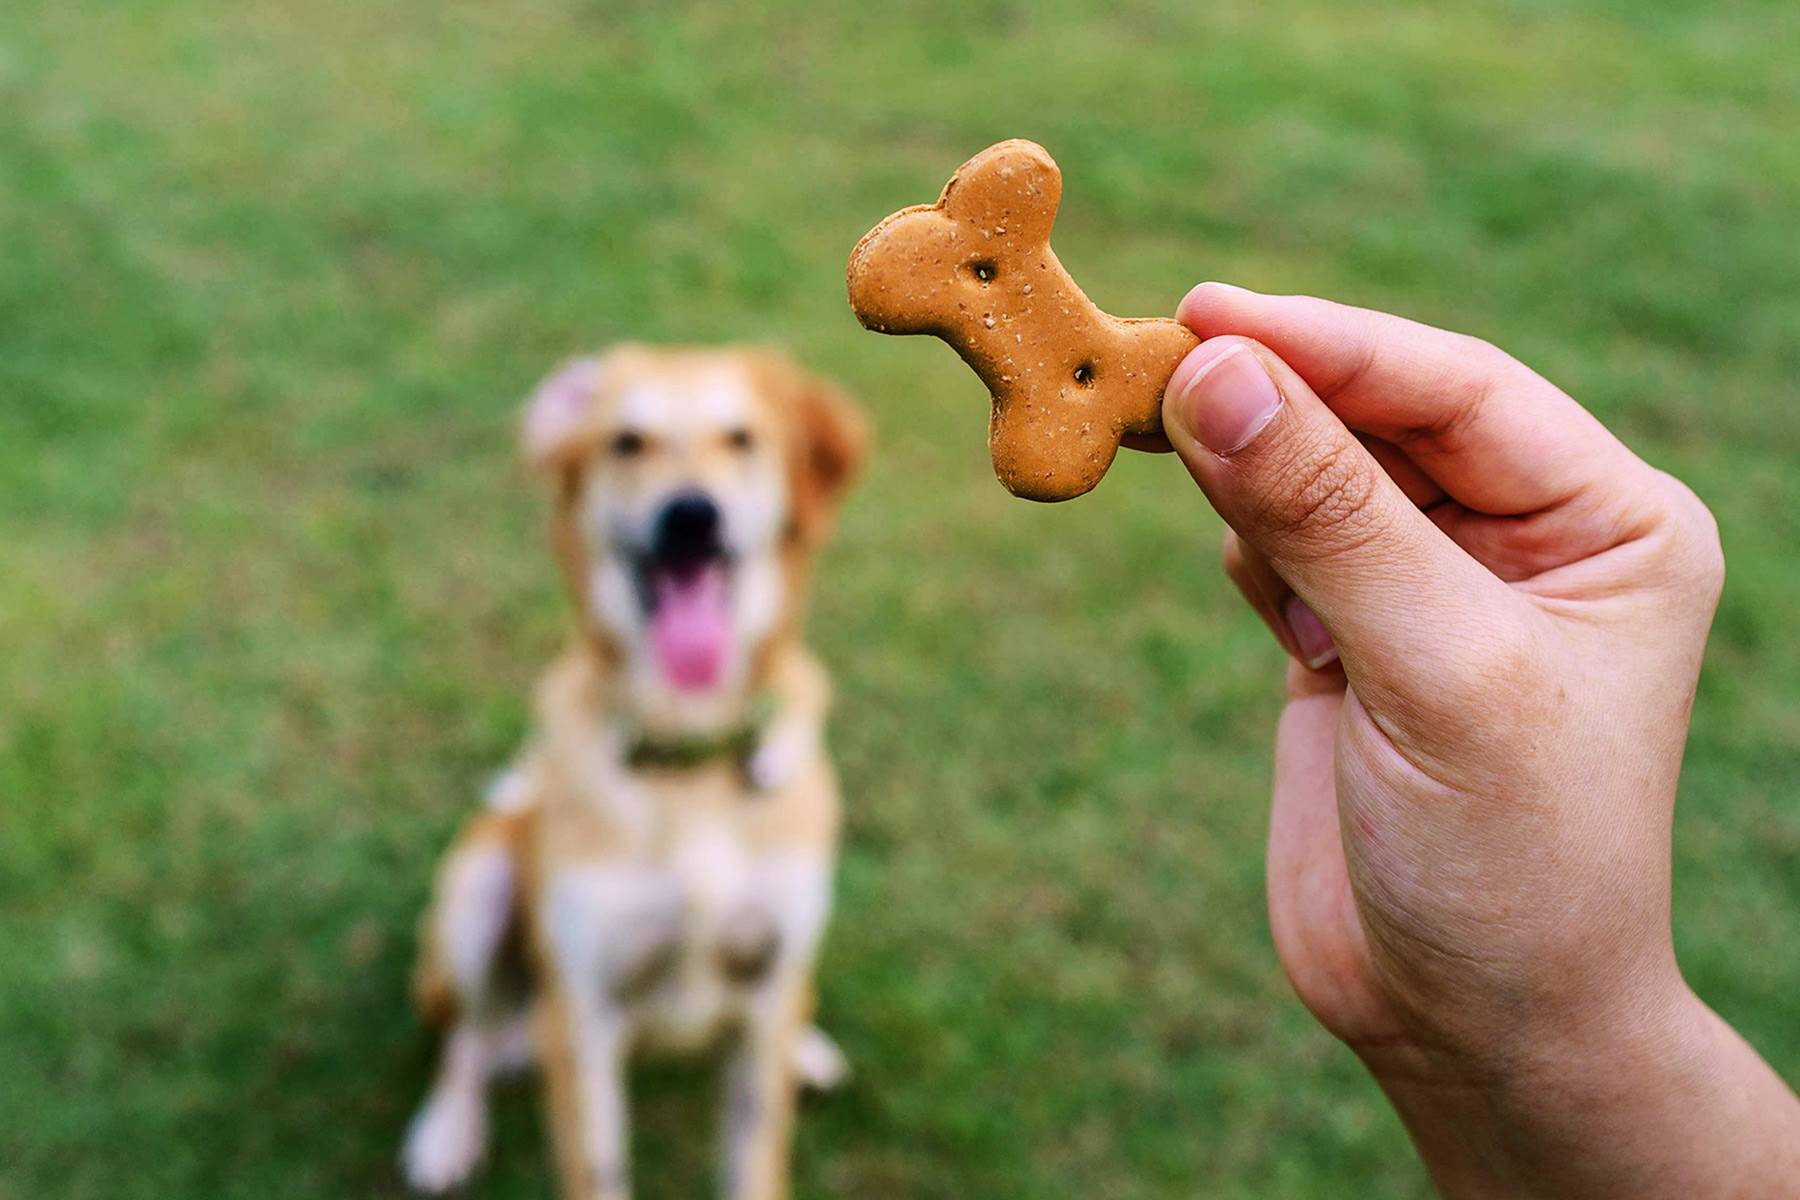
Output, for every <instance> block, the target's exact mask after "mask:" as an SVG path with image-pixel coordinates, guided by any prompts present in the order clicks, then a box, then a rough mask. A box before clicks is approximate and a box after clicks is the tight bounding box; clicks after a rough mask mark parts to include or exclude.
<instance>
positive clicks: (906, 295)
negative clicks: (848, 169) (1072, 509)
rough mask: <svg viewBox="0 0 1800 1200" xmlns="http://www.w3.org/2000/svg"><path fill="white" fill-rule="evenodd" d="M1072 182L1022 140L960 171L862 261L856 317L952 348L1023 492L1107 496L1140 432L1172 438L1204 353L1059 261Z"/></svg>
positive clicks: (998, 454)
mask: <svg viewBox="0 0 1800 1200" xmlns="http://www.w3.org/2000/svg"><path fill="white" fill-rule="evenodd" d="M1061 197H1062V172H1061V171H1060V170H1059V169H1058V168H1057V166H1056V162H1055V160H1053V159H1052V158H1051V157H1050V154H1049V152H1048V151H1046V150H1045V149H1044V148H1043V147H1042V146H1039V145H1038V144H1037V143H1035V142H1028V141H1024V140H1022V139H1017V138H1015V139H1013V140H1011V141H1005V142H1001V143H999V144H998V145H994V146H989V147H988V148H987V149H986V150H983V151H982V152H981V153H980V154H977V155H976V156H975V157H974V158H971V159H970V160H969V161H968V162H966V163H964V164H963V165H962V166H961V167H959V168H957V171H956V173H955V174H954V175H952V176H951V177H950V182H949V183H947V184H945V185H944V191H943V194H942V195H941V196H939V197H938V201H937V203H936V204H929V205H927V204H921V205H915V206H914V207H912V208H903V209H901V210H900V211H899V212H897V213H894V214H893V215H892V216H890V217H888V218H887V219H886V220H884V221H882V222H881V223H880V224H879V225H877V226H875V228H873V229H871V230H870V231H869V232H868V233H867V234H865V235H864V236H863V239H862V241H860V242H858V243H857V244H856V249H855V250H854V251H852V252H851V254H850V265H849V269H848V271H847V276H848V282H849V288H850V307H851V309H852V310H853V311H854V312H855V313H856V319H857V320H859V321H861V322H862V324H863V325H864V326H865V327H866V328H869V329H873V330H876V331H877V332H880V333H928V334H932V335H934V336H936V337H940V338H942V339H943V340H944V341H946V342H948V343H949V344H950V345H951V346H952V347H953V348H954V349H955V350H956V352H957V353H958V354H959V355H961V356H962V359H963V361H964V362H966V363H968V364H969V366H970V367H971V368H973V369H974V371H975V373H976V374H977V375H979V376H980V377H981V380H982V382H983V383H985V384H987V386H988V391H989V392H990V393H992V395H993V408H992V412H991V415H990V418H989V422H988V450H989V452H990V453H991V454H992V456H993V460H994V474H995V475H997V476H998V477H999V479H1000V482H1001V483H1002V484H1004V485H1005V486H1006V489H1007V490H1008V491H1009V492H1011V493H1012V494H1013V495H1015V496H1023V497H1025V498H1026V499H1028V500H1068V499H1071V498H1073V497H1075V496H1079V495H1081V494H1082V493H1083V492H1086V491H1088V490H1090V489H1091V488H1093V486H1094V485H1095V484H1097V483H1099V482H1100V480H1101V478H1102V477H1103V476H1104V475H1105V474H1106V469H1107V468H1108V467H1109V466H1111V465H1112V460H1113V457H1114V456H1115V455H1116V454H1117V453H1118V450H1119V440H1120V438H1122V437H1123V436H1125V435H1126V434H1160V433H1161V432H1162V396H1163V389H1164V387H1165V386H1167V384H1168V382H1169V376H1170V375H1172V374H1173V373H1174V371H1175V367H1176V365H1177V364H1178V363H1180V362H1181V360H1182V358H1183V357H1185V356H1186V354H1187V352H1188V351H1189V350H1192V349H1193V348H1194V347H1195V346H1197V345H1199V339H1198V338H1196V337H1195V336H1194V335H1193V334H1192V333H1191V332H1189V331H1188V329H1187V328H1186V327H1185V326H1183V325H1181V324H1180V323H1179V322H1176V321H1171V320H1167V319H1163V318H1145V319H1132V318H1123V317H1115V316H1112V315H1110V314H1108V313H1105V312H1102V311H1101V310H1100V309H1099V307H1098V306H1096V305H1095V304H1094V302H1093V301H1092V300H1089V299H1088V298H1087V296H1086V295H1085V294H1084V293H1083V292H1082V290H1081V289H1080V288H1079V287H1077V286H1076V284H1075V281H1074V280H1073V279H1071V278H1070V277H1069V273H1068V272H1067V271H1065V270H1064V269H1063V266H1062V264H1061V263H1059V262H1058V261H1057V260H1056V254H1055V252H1054V251H1052V250H1051V249H1050V226H1051V225H1052V223H1054V222H1055V220H1056V206H1057V202H1058V200H1060V199H1061Z"/></svg>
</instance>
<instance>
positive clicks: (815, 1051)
mask: <svg viewBox="0 0 1800 1200" xmlns="http://www.w3.org/2000/svg"><path fill="white" fill-rule="evenodd" d="M794 1074H795V1075H796V1076H798V1077H799V1080H800V1086H801V1087H803V1088H806V1089H807V1090H808V1091H814V1092H835V1091H836V1090H837V1089H838V1088H840V1087H842V1086H843V1085H844V1082H845V1081H846V1080H848V1079H849V1078H850V1061H849V1060H848V1059H846V1058H845V1057H844V1052H843V1051H842V1050H839V1049H838V1044H837V1043H836V1042H834V1041H832V1040H831V1037H830V1035H829V1034H827V1033H826V1032H825V1031H824V1030H823V1029H820V1028H819V1027H818V1026H817V1025H808V1026H807V1027H806V1029H805V1030H804V1031H803V1032H802V1033H801V1034H800V1036H799V1038H798V1039H797V1040H796V1041H795V1042H794Z"/></svg>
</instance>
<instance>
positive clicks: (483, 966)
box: [437, 845, 518, 997]
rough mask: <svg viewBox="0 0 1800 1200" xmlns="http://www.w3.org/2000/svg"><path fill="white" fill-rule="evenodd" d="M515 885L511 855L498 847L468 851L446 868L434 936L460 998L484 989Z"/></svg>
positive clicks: (486, 846)
mask: <svg viewBox="0 0 1800 1200" xmlns="http://www.w3.org/2000/svg"><path fill="white" fill-rule="evenodd" d="M517 882H518V881H517V878H516V872H515V870H514V866H513V860H512V855H511V854H509V853H507V850H506V847H504V846H493V845H476V846H472V847H469V848H468V849H466V850H463V851H461V852H460V853H458V855H457V856H456V858H455V859H454V860H453V861H452V862H451V864H450V870H449V872H448V875H447V877H446V879H445V885H444V898H443V906H442V908H441V909H440V910H439V916H438V927H437V934H438V940H439V943H440V944H441V945H442V947H443V951H444V959H445V961H446V962H447V963H448V964H449V967H450V977H451V978H452V979H454V980H455V981H456V989H457V991H458V992H459V993H460V994H461V995H463V996H465V997H474V996H480V995H481V993H482V992H483V990H485V984H486V982H487V974H488V970H489V968H490V967H491V966H492V965H493V961H494V953H495V951H496V950H497V949H498V948H499V946H500V939H501V937H502V936H503V935H504V934H505V933H506V925H507V922H508V921H510V920H511V919H512V912H513V903H514V895H513V889H514V888H515V887H516V886H517Z"/></svg>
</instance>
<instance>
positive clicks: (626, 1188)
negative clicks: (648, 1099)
mask: <svg viewBox="0 0 1800 1200" xmlns="http://www.w3.org/2000/svg"><path fill="white" fill-rule="evenodd" d="M541 1020H542V1024H541V1026H540V1031H539V1035H538V1045H539V1046H540V1047H541V1053H542V1056H543V1061H544V1076H545V1083H546V1086H547V1089H548V1093H549V1108H550V1129H551V1139H552V1142H553V1144H554V1146H555V1150H556V1161H557V1169H558V1174H559V1176H560V1178H561V1193H562V1195H563V1197H564V1200H627V1197H628V1196H629V1195H630V1191H631V1188H630V1182H629V1172H628V1164H627V1158H626V1154H627V1117H626V1108H625V1049H626V1036H625V1035H626V1026H625V1019H624V1014H623V1013H620V1012H618V1011H616V1010H614V1009H611V1008H609V1007H607V1006H606V1004H605V1002H604V1001H602V1002H599V1003H596V1002H595V1001H594V1000H593V999H590V998H588V997H580V996H574V995H571V994H570V992H569V990H568V989H567V988H565V987H562V986H557V987H555V988H554V989H552V994H550V995H546V997H545V998H544V1002H543V1012H542V1014H541Z"/></svg>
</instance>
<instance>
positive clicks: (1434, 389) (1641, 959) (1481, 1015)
mask: <svg viewBox="0 0 1800 1200" xmlns="http://www.w3.org/2000/svg"><path fill="white" fill-rule="evenodd" d="M1179 316H1180V318H1181V319H1182V320H1183V321H1184V322H1185V323H1186V324H1187V325H1188V326H1189V327H1190V328H1192V329H1193V330H1194V332H1195V333H1197V334H1198V335H1200V337H1201V338H1202V339H1205V340H1204V341H1203V343H1202V345H1201V346H1200V347H1199V348H1198V349H1196V350H1195V351H1193V352H1192V353H1191V354H1190V355H1189V356H1188V358H1187V359H1186V360H1185V361H1184V362H1183V363H1182V364H1181V366H1180V367H1179V368H1178V369H1177V370H1176V372H1175V374H1174V377H1173V378H1172V379H1171V380H1170V383H1169V387H1168V389H1167V394H1166V398H1165V401H1164V410H1163V416H1164V427H1165V430H1166V431H1167V436H1168V438H1169V441H1170V442H1171V444H1172V445H1173V447H1174V449H1175V451H1176V452H1177V453H1178V454H1179V455H1180V456H1181V458H1182V460H1183V461H1184V462H1185V463H1186V464H1187V466H1188V469H1189V471H1190V472H1191V473H1192V475H1193V476H1194V479H1195V480H1196V482H1198V483H1199V484H1200V486H1201V488H1202V489H1203V490H1204V491H1205V493H1206V495H1207V497H1208V499H1210V500H1211V501H1212V503H1213V505H1214V506H1215V507H1216V508H1217V509H1218V511H1219V513H1220V514H1221V515H1222V516H1223V517H1224V518H1225V520H1226V522H1227V524H1228V525H1230V527H1231V529H1232V531H1233V532H1230V533H1228V534H1227V535H1226V541H1225V548H1224V557H1225V565H1226V570H1227V572H1228V573H1229V574H1230V576H1231V578H1232V579H1233V581H1234V582H1235V583H1236V584H1237V586H1238V588H1239V589H1240V590H1241V591H1242V592H1243V594H1244V596H1245V598H1246V599H1247V600H1248V601H1249V602H1250V604H1251V605H1252V607H1254V608H1255V609H1256V611H1257V612H1258V613H1259V614H1260V615H1261V616H1262V618H1263V620H1264V621H1265V622H1267V623H1268V625H1269V626H1270V628H1271V629H1272V630H1273V631H1274V633H1275V636H1276V637H1277V639H1278V640H1280V641H1281V643H1282V645H1283V646H1284V647H1285V648H1286V649H1287V651H1288V652H1289V654H1290V655H1292V656H1293V658H1294V659H1295V660H1296V661H1295V662H1294V663H1293V664H1292V665H1291V666H1290V668H1289V672H1288V703H1287V707H1286V710H1285V711H1284V713H1283V716H1282V719H1281V724H1280V728H1279V731H1278V734H1277V739H1276V763H1275V786H1274V800H1273V805H1272V809H1271V814H1270V831H1269V848H1268V892H1269V916H1270V924H1271V927H1272V930H1273V934H1274V940H1275V947H1276V950H1277V953H1278V955H1279V956H1280V958H1281V962H1282V965H1283V967H1284V968H1285V969H1286V971H1287V973H1288V976H1289V978H1290V979H1291V980H1292V982H1293V984H1294V987H1295V989H1296V991H1297V992H1298V993H1299V995H1300V998H1301V1000H1302V1001H1303V1002H1304V1003H1305V1004H1306V1006H1307V1007H1308V1008H1309V1009H1310V1010H1311V1011H1312V1012H1313V1014H1314V1015H1315V1016H1316V1017H1317V1018H1318V1019H1319V1020H1320V1021H1321V1022H1322V1023H1323V1024H1324V1025H1325V1026H1326V1028H1327V1029H1329V1030H1330V1031H1331V1032H1332V1033H1334V1034H1336V1035H1337V1036H1338V1037H1340V1038H1342V1039H1343V1040H1344V1041H1345V1042H1347V1043H1348V1044H1349V1045H1350V1046H1351V1047H1352V1048H1353V1049H1354V1050H1355V1051H1356V1052H1357V1053H1358V1054H1359V1055H1360V1056H1361V1057H1362V1058H1363V1060H1364V1061H1365V1062H1366V1063H1367V1064H1368V1066H1369V1067H1370V1069H1371V1071H1372V1072H1373V1073H1374V1074H1375V1076H1376V1078H1377V1079H1378V1081H1379V1082H1380V1083H1381V1084H1382V1086H1383V1087H1384V1089H1385V1090H1386V1091H1387V1092H1388V1094H1389V1096H1390V1098H1391V1099H1392V1100H1393V1101H1394V1103H1395V1105H1396V1107H1397V1108H1398V1109H1399V1111H1400V1114H1401V1117H1402V1119H1403V1120H1404V1121H1405V1122H1406V1124H1407V1126H1408V1129H1409V1131H1410V1132H1411V1133H1412V1135H1413V1138H1414V1141H1415V1143H1417V1144H1418V1146H1419V1148H1420V1151H1421V1153H1422V1155H1423V1156H1424V1157H1425V1159H1426V1162H1427V1165H1428V1167H1429V1168H1430V1170H1431V1171H1432V1174H1433V1178H1434V1180H1436V1182H1437V1184H1438V1186H1439V1187H1440V1189H1442V1190H1443V1191H1444V1192H1445V1193H1446V1194H1450V1195H1507V1196H1514V1195H1538V1194H1542V1195H1557V1196H1566V1195H1584V1196H1585V1195H1596V1196H1614V1195H1618V1196H1625V1195H1630V1196H1633V1197H1648V1196H1659V1195H1665V1194H1666V1195H1670V1196H1674V1195H1681V1196H1688V1195H1715V1194H1727V1193H1725V1192H1722V1191H1720V1190H1719V1188H1720V1187H1723V1186H1724V1185H1726V1184H1727V1183H1729V1184H1730V1185H1731V1186H1733V1187H1738V1186H1742V1187H1744V1188H1746V1189H1749V1190H1746V1191H1745V1192H1744V1194H1746V1195H1749V1194H1752V1192H1753V1191H1754V1194H1757V1195H1776V1194H1787V1193H1782V1192H1780V1191H1779V1190H1778V1189H1780V1188H1793V1187H1794V1186H1796V1185H1795V1183H1794V1176H1793V1175H1792V1171H1793V1169H1794V1168H1795V1167H1796V1166H1800V1102H1796V1101H1795V1098H1794V1096H1793V1094H1792V1093H1791V1092H1790V1091H1788V1090H1787V1088H1786V1087H1785V1086H1784V1085H1782V1084H1781V1082H1780V1080H1779V1079H1777V1078H1776V1077H1775V1076H1774V1075H1773V1073H1772V1072H1770V1071H1769V1070H1768V1068H1767V1067H1766V1065H1764V1064H1763V1063H1762V1062H1761V1060H1760V1059H1757V1058H1756V1056H1755V1054H1754V1052H1753V1051H1751V1050H1750V1049H1749V1048H1748V1047H1747V1046H1745V1045H1744V1044H1743V1043H1742V1042H1741V1041H1739V1040H1737V1039H1736V1037H1735V1035H1733V1034H1731V1033H1730V1031H1729V1029H1728V1028H1726V1027H1725V1026H1724V1025H1723V1023H1722V1022H1720V1021H1719V1020H1718V1019H1717V1018H1716V1017H1714V1016H1713V1015H1712V1014H1711V1013H1710V1012H1709V1011H1708V1010H1706V1009H1705V1007H1704V1006H1703V1005H1701V1004H1700V1003H1699V1002H1698V1000H1696V999H1695V998H1694V997H1693V995H1692V993H1691V992H1690V991H1689V990H1688V988H1687V986H1686V984H1685V983H1684V982H1683V980H1682V978H1681V975H1680V972H1679V970H1678V968H1677V966H1676V962H1675V955H1674V949H1673V944H1672V941H1671V937H1670V928H1669V907H1670V897H1669V875H1670V846H1669V842H1670V826H1671V819H1672V813H1673V809H1674V801H1675V788H1676V779H1677V776H1678V774H1679V770H1680V765H1681V757H1682V749H1683V743H1684V741H1685V738H1686V734H1687V724H1688V714H1689V708H1690V705H1691V703H1692V700H1693V695H1694V685H1695V681H1696V678H1697V676H1698V673H1699V668H1700V658H1701V650H1702V647H1703V646H1704V643H1705V640H1706V633H1707V629H1708V627H1709V625H1710V624H1711V620H1712V614H1713V610H1714V607H1715V604H1716V602H1717V600H1718V596H1719V589H1720V587H1721V584H1722V582H1723V576H1724V568H1723V560H1722V557H1721V554H1720V549H1719V539H1718V534H1717V531H1716V528H1715V526H1714V524H1713V521H1712V518H1711V516H1710V515H1709V513H1708V512H1707V510H1706V508H1705V506H1704V505H1702V504H1701V503H1700V501H1699V500H1698V499H1696V498H1695V496H1694V495H1693V493H1692V492H1690V491H1689V490H1688V489H1687V488H1686V487H1684V486H1683V485H1682V484H1681V483H1679V482H1678V481H1676V480H1675V479H1673V478H1671V477H1670V476H1668V475H1665V474H1663V473H1661V472H1659V471H1657V470H1655V469H1653V468H1651V467H1650V466H1648V465H1647V464H1645V463H1644V462H1643V461H1642V460H1640V459H1639V458H1637V457H1636V456H1635V455H1633V454H1632V453H1631V452H1630V451H1629V450H1628V449H1626V448H1625V446H1624V445H1622V444H1621V443H1620V442H1619V441H1618V440H1617V439H1616V438H1614V437H1613V436H1612V435H1611V434H1610V433H1609V432H1607V430H1606V429H1605V428H1604V427H1603V426H1602V425H1601V424H1600V423H1599V422H1598V421H1596V420H1595V419H1594V418H1593V417H1592V416H1591V415H1589V414H1588V413H1587V412H1586V411H1584V410H1583V409H1582V408H1581V407H1580V406H1579V405H1577V404H1576V403H1575V402H1574V401H1573V400H1571V399H1570V398H1569V397H1568V396H1566V395H1564V394H1563V393H1562V392H1560V391H1559V390H1557V388H1555V387H1554V386H1552V385H1551V384H1550V383H1548V382H1546V381H1545V380H1544V379H1542V378H1541V377H1539V376H1538V375H1536V374H1535V373H1533V372H1532V371H1530V370H1529V369H1528V368H1526V367H1524V366H1523V365H1521V364H1520V363H1519V362H1517V361H1516V360H1514V359H1512V358H1511V357H1509V356H1507V355H1506V354H1504V353H1502V352H1501V351H1499V350H1497V349H1495V348H1494V347H1492V346H1490V345H1487V344H1486V343H1483V342H1479V341H1477V340H1475V339H1472V338H1468V337H1463V336H1461V335H1458V334H1453V333H1447V332H1444V331H1442V330H1438V329H1432V328H1430V327H1427V326H1423V325H1418V324H1415V323H1413V322H1410V321H1404V320H1401V319H1399V318H1397V317H1391V316H1387V315H1384V314H1380V313H1373V312H1367V311H1364V310H1360V309H1353V308H1346V307H1343V306H1340V305H1336V304H1332V303H1329V302H1327V301H1323V300H1316V299H1311V298H1307V297H1276V296H1261V295H1257V294H1255V293H1251V292H1246V291H1242V290H1240V289H1237V288H1231V287H1227V286H1224V285H1219V284H1203V285H1201V286H1200V287H1198V288H1195V289H1194V290H1193V291H1192V292H1191V293H1189V295H1188V296H1187V298H1186V299H1185V300H1184V301H1183V302H1182V305H1181V308H1180V312H1179ZM1759 1139H1760V1140H1759ZM1747 1145H1748V1146H1756V1145H1762V1146H1764V1147H1765V1148H1766V1153H1765V1154H1764V1156H1763V1157H1762V1158H1758V1157H1757V1156H1756V1154H1755V1153H1754V1152H1751V1153H1746V1151H1745V1147H1746V1146H1747ZM1757 1172H1760V1173H1757ZM1759 1187H1760V1188H1761V1190H1756V1189H1757V1188H1759ZM1729 1194H1737V1193H1736V1192H1735V1191H1732V1192H1730V1193H1729Z"/></svg>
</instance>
